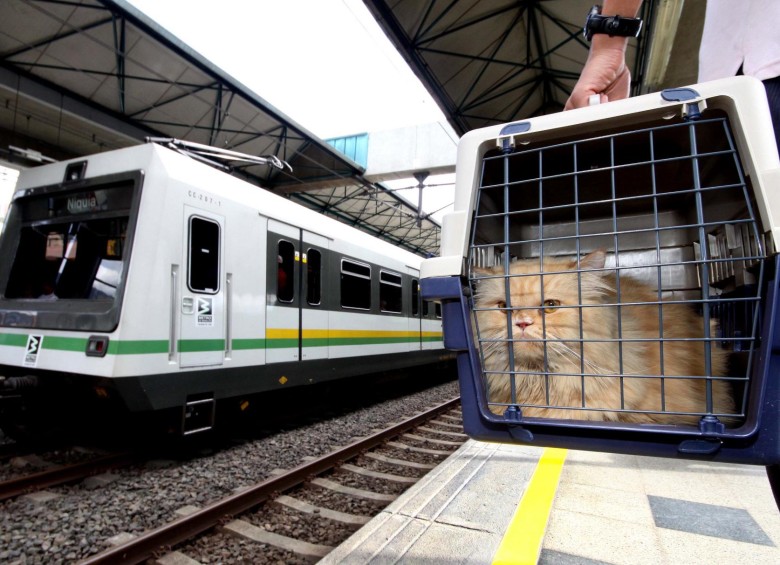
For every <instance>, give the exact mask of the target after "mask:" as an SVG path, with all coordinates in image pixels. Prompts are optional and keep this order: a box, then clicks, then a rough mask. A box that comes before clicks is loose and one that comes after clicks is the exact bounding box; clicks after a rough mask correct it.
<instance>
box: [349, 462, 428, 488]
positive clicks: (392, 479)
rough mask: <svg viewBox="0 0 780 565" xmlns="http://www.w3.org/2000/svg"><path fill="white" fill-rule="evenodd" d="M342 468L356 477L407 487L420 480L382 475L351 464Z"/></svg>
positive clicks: (387, 474) (389, 474) (390, 474)
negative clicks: (360, 476) (380, 480)
mask: <svg viewBox="0 0 780 565" xmlns="http://www.w3.org/2000/svg"><path fill="white" fill-rule="evenodd" d="M340 468H341V469H344V470H345V471H350V472H352V473H355V474H356V475H362V476H363V477H373V478H375V479H382V480H384V481H390V482H393V483H401V484H405V485H413V484H414V483H416V482H417V481H418V480H419V479H418V478H416V477H404V476H403V475H394V474H392V473H381V472H379V471H372V470H371V469H365V468H363V467H358V466H357V465H351V464H349V463H345V464H344V465H342V466H341V467H340Z"/></svg>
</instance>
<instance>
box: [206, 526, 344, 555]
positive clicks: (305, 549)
mask: <svg viewBox="0 0 780 565" xmlns="http://www.w3.org/2000/svg"><path fill="white" fill-rule="evenodd" d="M220 529H221V530H222V531H224V532H227V533H230V534H234V535H237V536H240V537H242V538H245V539H248V540H251V541H256V542H258V543H267V544H268V545H273V546H274V547H278V548H280V549H285V550H287V551H292V552H293V553H297V554H298V555H306V556H309V557H319V558H322V557H325V556H326V555H327V554H328V553H330V552H331V551H333V548H332V547H331V546H329V545H321V544H317V543H309V542H306V541H301V540H297V539H295V538H290V537H287V536H283V535H280V534H275V533H273V532H269V531H268V530H264V529H263V528H258V527H257V526H255V525H254V524H250V523H249V522H245V521H244V520H233V521H232V522H229V523H227V524H225V525H224V526H222V527H221V528H220Z"/></svg>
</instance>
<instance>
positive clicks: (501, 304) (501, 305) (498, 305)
mask: <svg viewBox="0 0 780 565" xmlns="http://www.w3.org/2000/svg"><path fill="white" fill-rule="evenodd" d="M496 308H506V302H504V301H503V300H499V301H498V302H496Z"/></svg>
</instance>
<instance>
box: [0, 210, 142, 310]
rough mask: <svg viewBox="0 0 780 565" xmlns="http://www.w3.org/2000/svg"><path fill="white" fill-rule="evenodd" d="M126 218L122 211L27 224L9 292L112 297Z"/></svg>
mask: <svg viewBox="0 0 780 565" xmlns="http://www.w3.org/2000/svg"><path fill="white" fill-rule="evenodd" d="M127 223H128V218H127V217H120V218H110V219H91V220H84V221H76V222H65V223H60V224H46V225H43V224H37V223H33V224H32V225H30V226H25V227H23V228H22V229H21V231H20V235H19V247H18V248H17V253H16V256H15V257H14V261H13V266H12V267H11V273H10V276H9V278H8V285H7V287H6V289H5V297H6V298H32V299H38V300H56V299H58V298H66V299H88V300H99V299H111V298H114V297H115V296H116V292H117V287H118V286H119V283H120V281H121V279H122V271H123V263H122V257H123V255H122V253H123V247H124V239H125V234H126V231H127Z"/></svg>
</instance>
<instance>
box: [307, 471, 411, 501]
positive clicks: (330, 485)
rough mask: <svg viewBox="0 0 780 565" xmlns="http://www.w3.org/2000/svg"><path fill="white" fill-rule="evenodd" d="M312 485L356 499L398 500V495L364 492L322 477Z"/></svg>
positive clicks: (312, 482)
mask: <svg viewBox="0 0 780 565" xmlns="http://www.w3.org/2000/svg"><path fill="white" fill-rule="evenodd" d="M311 484H313V485H317V486H318V487H322V488H325V489H328V490H332V491H334V492H338V493H341V494H347V495H349V496H354V497H355V498H364V499H366V500H376V501H379V502H392V501H394V500H395V499H396V498H398V495H396V494H383V493H379V492H373V491H370V490H363V489H359V488H353V487H348V486H345V485H342V484H339V483H337V482H336V481H331V480H330V479H322V478H320V477H317V478H315V479H312V480H311Z"/></svg>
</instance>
